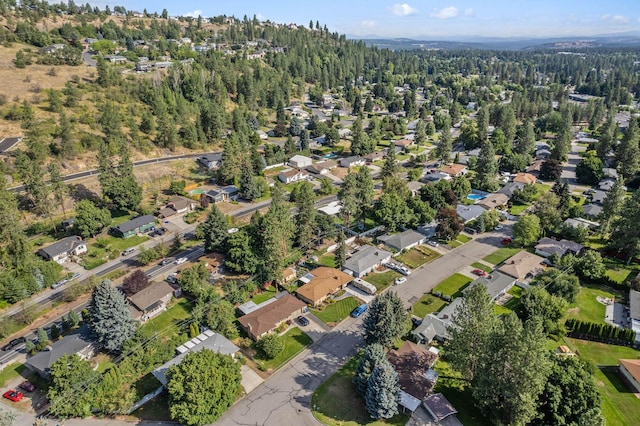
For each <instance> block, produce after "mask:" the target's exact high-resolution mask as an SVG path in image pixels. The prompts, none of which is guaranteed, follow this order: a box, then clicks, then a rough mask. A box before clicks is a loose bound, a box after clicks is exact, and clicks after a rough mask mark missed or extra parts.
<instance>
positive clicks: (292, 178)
mask: <svg viewBox="0 0 640 426" xmlns="http://www.w3.org/2000/svg"><path fill="white" fill-rule="evenodd" d="M278 179H280V181H281V182H283V183H293V182H298V181H301V180H305V179H309V173H307V172H306V170H301V169H290V170H285V171H282V172H280V174H279V175H278Z"/></svg>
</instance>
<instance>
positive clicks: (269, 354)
mask: <svg viewBox="0 0 640 426" xmlns="http://www.w3.org/2000/svg"><path fill="white" fill-rule="evenodd" d="M258 349H260V351H262V353H263V354H264V356H265V358H267V359H273V358H275V357H277V356H278V355H279V354H280V353H281V352H282V351H283V350H284V342H283V341H282V337H280V336H278V335H277V334H267V335H266V336H264V337H263V338H262V340H260V341H259V342H258Z"/></svg>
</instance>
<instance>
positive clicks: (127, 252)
mask: <svg viewBox="0 0 640 426" xmlns="http://www.w3.org/2000/svg"><path fill="white" fill-rule="evenodd" d="M134 251H136V249H134V248H133V247H131V248H128V249H126V250H124V251H123V252H122V255H123V256H128V255H130V254H131V253H133V252H134Z"/></svg>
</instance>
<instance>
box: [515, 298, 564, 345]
mask: <svg viewBox="0 0 640 426" xmlns="http://www.w3.org/2000/svg"><path fill="white" fill-rule="evenodd" d="M520 303H521V314H522V317H523V318H524V319H525V320H527V319H532V318H535V317H538V318H539V319H540V320H541V324H542V326H543V327H544V330H545V332H547V333H549V334H555V333H556V332H557V331H558V321H559V320H560V318H562V317H563V316H564V313H565V312H566V310H567V308H568V306H569V304H568V303H567V301H566V300H564V299H563V298H561V297H559V296H554V295H552V294H549V292H548V291H547V290H545V289H544V288H542V287H531V288H528V289H527V290H525V291H524V293H523V295H522V298H521V299H520Z"/></svg>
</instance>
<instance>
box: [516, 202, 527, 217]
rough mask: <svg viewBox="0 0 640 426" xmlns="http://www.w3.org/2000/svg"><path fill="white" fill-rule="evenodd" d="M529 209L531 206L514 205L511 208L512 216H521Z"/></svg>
mask: <svg viewBox="0 0 640 426" xmlns="http://www.w3.org/2000/svg"><path fill="white" fill-rule="evenodd" d="M529 207H530V204H514V205H513V206H511V214H512V215H514V216H519V215H521V214H522V212H524V211H525V210H526V209H528V208H529Z"/></svg>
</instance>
